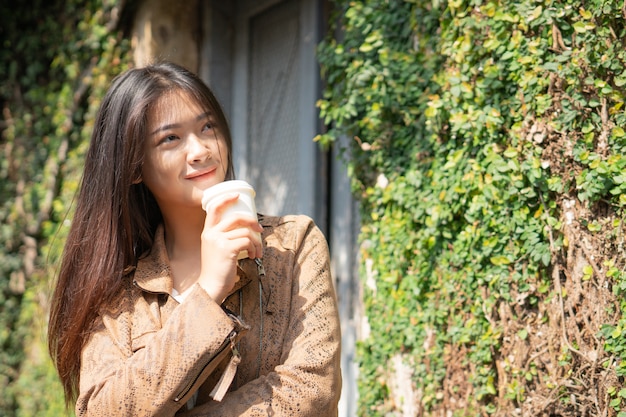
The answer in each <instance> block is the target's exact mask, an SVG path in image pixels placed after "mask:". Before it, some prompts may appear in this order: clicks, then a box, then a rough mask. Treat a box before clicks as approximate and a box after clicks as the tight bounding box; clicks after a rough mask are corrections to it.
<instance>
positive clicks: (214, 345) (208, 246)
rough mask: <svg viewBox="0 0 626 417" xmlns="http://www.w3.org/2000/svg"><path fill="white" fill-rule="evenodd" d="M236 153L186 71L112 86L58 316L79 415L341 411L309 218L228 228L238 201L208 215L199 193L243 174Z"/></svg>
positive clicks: (334, 350)
mask: <svg viewBox="0 0 626 417" xmlns="http://www.w3.org/2000/svg"><path fill="white" fill-rule="evenodd" d="M231 149H232V146H231V139H230V134H229V131H228V126H227V122H226V120H225V117H224V114H223V112H222V110H221V108H220V106H219V104H218V103H217V101H216V99H215V97H214V96H213V94H212V93H211V91H210V90H209V88H208V87H207V86H206V85H205V84H204V83H203V82H202V81H201V80H200V79H199V78H198V77H196V76H195V75H194V74H192V73H190V72H188V71H187V70H185V69H183V68H181V67H179V66H177V65H174V64H171V63H161V64H155V65H152V66H148V67H145V68H138V69H132V70H130V71H128V72H126V73H124V74H122V75H121V76H119V77H118V78H116V79H115V80H114V82H113V83H112V86H111V88H110V89H109V91H108V93H107V94H106V96H105V98H104V100H103V102H102V104H101V108H100V111H99V114H98V116H97V119H96V123H95V126H94V132H93V135H92V140H91V144H90V147H89V150H88V152H87V157H86V161H85V168H84V173H83V179H82V183H81V188H80V191H79V195H78V200H77V205H76V212H75V215H74V217H73V219H72V223H71V227H70V231H69V236H68V238H67V241H66V245H65V249H64V255H63V259H62V262H61V268H60V271H59V277H58V281H57V284H56V288H55V291H54V294H53V300H52V308H51V314H50V325H49V348H50V353H51V356H52V358H53V360H54V363H55V366H56V367H57V369H58V372H59V375H60V377H61V381H62V383H63V386H64V389H65V393H66V399H67V401H68V403H69V402H72V401H74V400H76V414H77V415H78V416H100V415H115V416H173V415H175V414H176V415H185V416H256V415H274V416H334V415H337V402H338V395H339V392H340V386H341V375H340V369H339V351H340V331H339V319H338V315H337V306H336V298H335V293H334V289H333V284H332V280H331V277H330V271H329V259H328V247H327V244H326V241H325V239H324V237H323V235H322V234H321V232H320V230H319V229H318V228H317V227H316V226H315V225H314V224H313V222H312V221H311V220H310V219H309V218H307V217H305V216H285V217H280V218H277V217H267V216H262V215H259V216H258V219H252V218H250V217H246V216H243V215H239V216H235V217H230V216H229V217H228V218H224V219H222V218H221V213H222V212H223V211H224V210H225V209H226V208H228V207H229V206H230V205H232V204H234V203H235V202H236V201H237V198H238V195H237V194H229V195H227V196H225V197H223V198H222V199H221V200H219V201H218V202H217V204H211V205H210V208H208V209H207V212H205V211H203V209H202V208H201V199H202V194H203V191H204V190H205V189H207V188H209V187H211V186H212V185H215V184H218V183H220V182H222V181H224V180H229V179H233V178H234V172H233V164H232V155H231ZM257 220H258V221H257ZM259 232H262V240H260V239H259V238H258V236H259ZM244 250H246V251H247V252H248V256H249V258H247V259H243V260H240V261H238V260H237V257H238V254H239V253H240V252H241V251H244ZM261 259H262V262H261Z"/></svg>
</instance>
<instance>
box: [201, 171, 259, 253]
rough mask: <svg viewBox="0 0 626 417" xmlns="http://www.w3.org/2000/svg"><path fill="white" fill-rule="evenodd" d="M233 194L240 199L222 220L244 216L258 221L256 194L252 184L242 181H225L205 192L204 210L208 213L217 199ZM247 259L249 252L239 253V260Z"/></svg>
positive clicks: (228, 209)
mask: <svg viewBox="0 0 626 417" xmlns="http://www.w3.org/2000/svg"><path fill="white" fill-rule="evenodd" d="M233 193H237V194H239V198H238V199H237V201H236V202H235V203H234V204H232V205H231V206H229V207H228V208H227V209H226V211H224V213H222V219H226V218H228V217H230V216H233V215H235V214H242V215H244V216H249V217H253V218H255V219H256V218H257V214H256V204H255V202H254V197H255V195H256V192H255V191H254V188H252V186H251V185H250V184H248V183H247V182H245V181H241V180H231V181H224V182H221V183H219V184H216V185H214V186H212V187H209V188H207V189H206V190H204V194H203V196H202V208H203V209H204V210H205V211H207V209H208V208H209V207H210V206H211V204H212V203H213V201H215V199H216V198H218V197H220V196H223V195H224V194H233ZM258 236H259V241H260V240H261V234H260V233H259V234H258ZM247 257H248V251H245V250H244V251H242V252H241V253H239V256H238V257H237V259H243V258H247Z"/></svg>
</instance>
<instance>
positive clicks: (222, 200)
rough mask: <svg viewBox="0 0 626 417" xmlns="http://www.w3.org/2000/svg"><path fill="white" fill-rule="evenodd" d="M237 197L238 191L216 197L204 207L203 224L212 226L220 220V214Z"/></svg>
mask: <svg viewBox="0 0 626 417" xmlns="http://www.w3.org/2000/svg"><path fill="white" fill-rule="evenodd" d="M238 199H239V193H228V194H224V195H223V196H220V197H218V198H216V199H215V200H214V201H212V202H211V204H209V205H208V206H207V208H206V213H207V216H206V218H205V225H209V226H214V225H216V224H217V223H219V222H220V220H221V219H222V215H223V214H224V212H225V211H226V210H228V208H229V207H230V206H232V205H233V204H235V203H236V202H237V200H238Z"/></svg>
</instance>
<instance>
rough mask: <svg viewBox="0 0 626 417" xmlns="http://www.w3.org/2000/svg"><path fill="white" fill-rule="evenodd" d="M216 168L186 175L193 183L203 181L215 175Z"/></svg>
mask: <svg viewBox="0 0 626 417" xmlns="http://www.w3.org/2000/svg"><path fill="white" fill-rule="evenodd" d="M215 169H216V168H209V169H203V170H199V171H195V172H192V173H191V174H187V175H185V179H186V180H192V181H201V180H204V179H207V178H209V177H211V176H212V175H213V173H214V172H215Z"/></svg>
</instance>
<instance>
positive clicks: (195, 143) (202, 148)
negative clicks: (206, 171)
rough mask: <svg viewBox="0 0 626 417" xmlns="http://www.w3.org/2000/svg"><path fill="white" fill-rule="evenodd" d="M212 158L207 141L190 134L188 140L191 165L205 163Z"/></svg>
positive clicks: (188, 159)
mask: <svg viewBox="0 0 626 417" xmlns="http://www.w3.org/2000/svg"><path fill="white" fill-rule="evenodd" d="M210 158H211V149H210V148H209V146H208V144H207V143H206V141H203V140H202V139H200V138H199V137H198V136H196V135H194V134H190V135H189V136H188V138H187V161H188V162H189V163H195V162H204V161H206V160H207V159H210Z"/></svg>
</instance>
